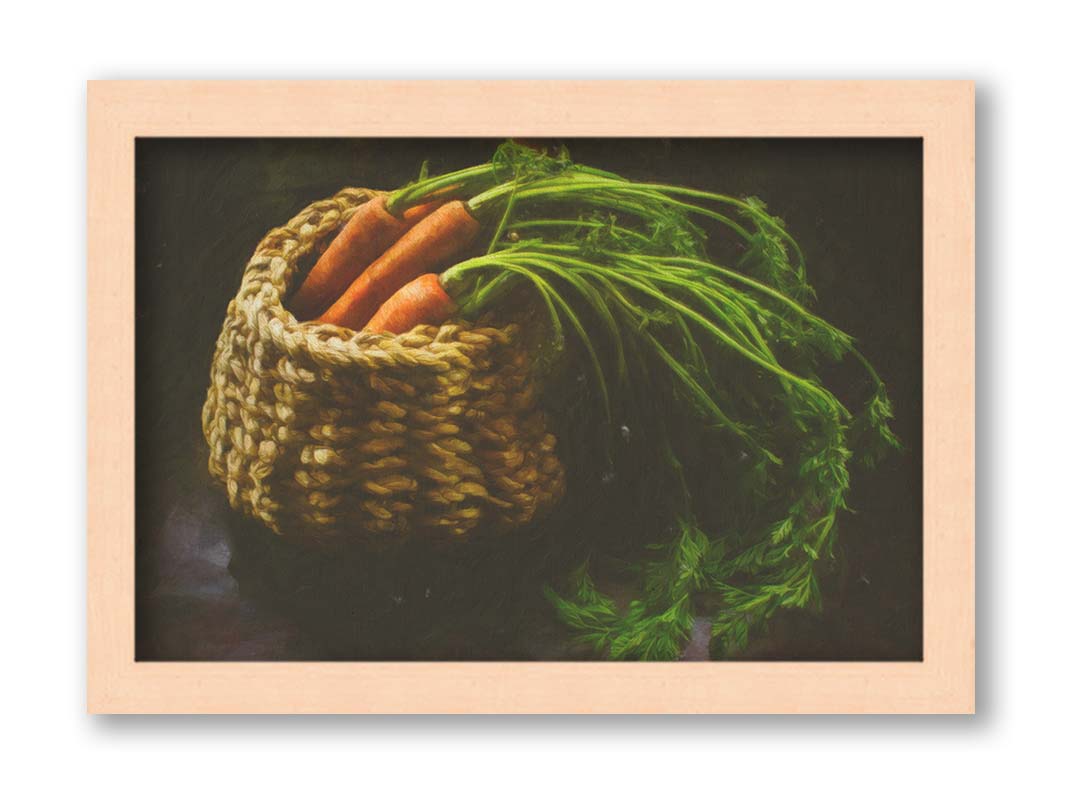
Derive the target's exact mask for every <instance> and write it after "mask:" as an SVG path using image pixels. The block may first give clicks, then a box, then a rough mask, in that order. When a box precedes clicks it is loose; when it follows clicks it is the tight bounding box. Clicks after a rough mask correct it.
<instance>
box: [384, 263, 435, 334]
mask: <svg viewBox="0 0 1067 800" xmlns="http://www.w3.org/2000/svg"><path fill="white" fill-rule="evenodd" d="M455 310H456V304H455V303H454V302H452V298H451V297H449V296H448V293H447V292H445V290H444V289H443V288H442V287H441V279H440V277H438V275H437V274H436V273H434V272H430V273H427V274H426V275H420V276H419V277H417V278H416V279H415V280H413V281H411V282H410V283H407V284H405V285H404V286H403V287H401V289H400V290H399V291H397V292H396V293H395V294H394V295H393V296H392V297H390V298H389V299H388V300H386V301H385V302H384V303H382V307H381V308H379V309H378V313H376V314H375V315H374V316H373V317H371V320H370V322H368V323H367V324H366V326H365V327H364V328H363V330H367V331H373V332H374V333H384V332H389V333H404V332H405V331H410V330H411V329H412V328H414V327H415V326H416V325H440V324H441V323H442V322H444V321H445V320H446V319H448V318H449V317H450V316H451V315H452V314H453V313H454V312H455Z"/></svg>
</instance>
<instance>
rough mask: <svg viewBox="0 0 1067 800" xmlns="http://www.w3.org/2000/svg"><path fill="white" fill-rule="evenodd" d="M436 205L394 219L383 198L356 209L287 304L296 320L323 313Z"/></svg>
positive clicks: (410, 209)
mask: <svg viewBox="0 0 1067 800" xmlns="http://www.w3.org/2000/svg"><path fill="white" fill-rule="evenodd" d="M437 205H438V204H437V203H428V204H425V205H420V206H414V207H412V208H409V209H408V210H407V211H405V212H404V213H403V214H402V215H400V216H397V215H395V214H393V213H392V212H390V211H389V209H388V207H387V206H386V198H385V196H384V195H378V196H377V197H375V198H374V199H373V200H369V201H367V202H366V203H364V204H363V205H361V206H360V207H359V208H357V209H356V212H355V213H354V214H353V215H352V217H351V218H350V219H349V220H348V222H347V223H345V226H344V227H343V228H342V229H341V232H340V233H339V234H337V236H336V237H334V240H333V241H332V242H330V246H329V247H327V248H326V252H324V253H323V254H322V255H321V256H320V257H319V260H318V261H317V262H316V263H315V266H314V267H312V269H311V271H310V272H309V273H308V275H307V278H305V279H304V283H303V284H302V285H301V286H300V288H299V289H298V290H297V292H296V294H294V295H293V296H292V298H291V299H290V300H289V302H288V306H289V310H290V311H291V312H292V313H293V316H295V317H296V318H297V319H310V318H312V317H314V316H315V315H316V314H319V313H321V312H322V310H323V309H325V308H327V307H328V306H329V305H330V304H331V303H332V302H333V301H334V300H336V299H337V298H338V297H339V296H340V295H341V292H343V291H344V290H345V288H347V287H348V285H349V284H350V283H352V281H353V280H355V279H356V278H357V277H358V276H359V275H360V273H362V272H363V270H364V269H366V267H367V265H368V264H370V263H371V262H372V261H374V259H376V258H377V257H378V256H380V255H381V254H382V253H384V252H385V250H386V249H387V248H388V247H389V246H390V245H392V244H393V243H394V242H395V241H396V240H397V239H399V238H400V237H401V236H403V235H404V233H406V232H407V231H408V230H409V229H410V228H411V227H412V226H413V225H415V223H417V222H418V221H419V220H421V219H423V218H424V217H425V216H427V215H428V214H429V213H430V212H431V211H433V210H434V209H435V208H436V207H437Z"/></svg>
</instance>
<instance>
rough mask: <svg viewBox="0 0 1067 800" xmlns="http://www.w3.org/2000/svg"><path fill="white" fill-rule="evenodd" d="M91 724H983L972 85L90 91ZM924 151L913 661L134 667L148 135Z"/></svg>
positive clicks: (453, 84)
mask: <svg viewBox="0 0 1067 800" xmlns="http://www.w3.org/2000/svg"><path fill="white" fill-rule="evenodd" d="M87 95H88V126H87V130H88V141H87V148H88V199H87V201H88V339H87V352H88V459H89V462H88V482H89V486H88V498H89V499H88V565H87V567H88V598H87V630H88V673H87V676H88V710H89V711H90V712H91V713H539V714H545V713H590V714H602V713H612V714H619V713H626V714H633V713H671V714H678V713H759V714H766V713H835V714H836V713H848V714H852V713H973V712H974V708H975V597H974V592H975V584H974V576H975V564H974V558H975V547H974V544H975V543H974V534H975V519H974V508H975V503H974V499H975V498H974V486H975V484H974V460H975V425H974V422H975V416H974V387H975V348H974V322H975V319H974V309H975V304H974V263H975V253H974V241H975V236H974V208H975V197H974V187H975V177H974V170H975V164H974V153H975V144H974V85H973V83H971V82H969V81H751V82H750V81H445V82H440V81H323V82H318V81H315V82H303V81H299V82H296V81H294V82H279V81H254V82H251V81H242V82H224V81H223V82H206V81H149V82H132V81H131V82H126V81H118V82H110V81H106V82H90V83H89V84H88V90H87ZM154 136H169V137H273V136H279V137H309V136H323V137H338V136H345V137H418V136H449V137H474V136H523V137H567V136H573V137H578V136H583V137H584V136H600V137H615V136H627V137H647V136H657V137H668V136H672V137H673V136H677V137H921V138H922V141H923V212H922V213H923V326H924V327H923V348H922V356H923V453H922V458H923V487H922V492H923V658H922V660H921V661H919V662H838V663H814V662H721V663H720V662H711V663H684V662H679V663H590V662H581V663H578V662H545V663H511V662H462V663H457V662H447V663H446V662H441V663H434V662H255V663H252V662H240V663H234V662H138V661H137V660H136V659H135V633H134V632H135V625H134V621H135V595H134V580H135V569H134V541H135V534H134V527H135V526H134V519H135V518H134V501H135V498H134V475H135V467H134V346H135V345H134V271H135V257H134V194H135V192H134V165H135V162H134V145H135V139H136V138H137V137H154Z"/></svg>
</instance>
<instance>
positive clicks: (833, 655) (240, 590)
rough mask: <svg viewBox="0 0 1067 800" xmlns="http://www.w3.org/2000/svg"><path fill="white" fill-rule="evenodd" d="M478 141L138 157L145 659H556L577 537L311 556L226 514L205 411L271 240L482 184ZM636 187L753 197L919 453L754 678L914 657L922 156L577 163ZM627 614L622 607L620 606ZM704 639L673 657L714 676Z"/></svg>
mask: <svg viewBox="0 0 1067 800" xmlns="http://www.w3.org/2000/svg"><path fill="white" fill-rule="evenodd" d="M494 144H495V143H494V142H489V141H479V140H437V141H434V140H377V141H374V140H345V139H330V140H314V139H305V140H196V139H192V140H158V139H157V140H146V139H141V140H139V141H138V147H137V419H136V429H137V454H136V457H137V554H136V556H137V657H138V658H139V659H167V660H184V659H251V660H261V659H264V660H265V659H354V658H372V659H394V658H396V659H407V658H432V659H561V658H584V657H588V656H589V655H590V654H589V653H588V652H587V651H585V650H583V649H582V648H580V647H578V646H576V645H574V644H573V643H572V642H571V641H570V639H569V637H568V636H567V632H566V631H565V630H564V629H563V628H562V627H561V626H560V625H559V624H558V623H557V622H556V621H555V620H554V618H553V616H552V614H551V612H550V609H549V608H548V606H547V603H546V602H545V601H544V599H543V596H542V594H541V591H542V586H543V583H544V580H545V579H546V577H548V578H550V577H552V576H553V575H556V574H557V573H558V571H559V570H561V569H564V568H565V567H566V566H567V565H568V562H567V556H568V543H567V542H566V540H565V533H566V532H565V531H563V532H562V533H561V531H559V530H551V529H547V530H537V531H530V532H524V533H522V534H517V535H514V536H510V537H508V538H507V539H506V540H502V539H500V538H495V539H488V540H486V539H479V540H475V541H472V542H469V543H465V544H464V545H461V546H457V547H449V548H441V547H438V546H435V545H427V544H425V543H420V542H410V543H408V544H405V545H403V546H401V547H397V548H393V549H392V550H390V551H388V552H371V551H366V550H348V551H344V552H331V553H323V552H316V551H308V550H306V549H303V548H300V547H297V546H295V545H291V544H287V543H286V542H284V541H281V540H279V539H277V537H274V536H273V535H272V534H271V533H270V532H268V531H266V530H265V529H264V528H262V527H261V526H259V525H258V524H257V523H255V522H253V521H251V520H247V519H244V518H243V517H241V516H240V515H238V514H236V513H235V512H233V511H231V510H230V509H229V507H228V505H227V502H226V499H225V493H224V491H223V490H222V489H221V488H220V487H218V486H216V485H214V484H213V483H212V482H211V481H210V479H209V476H208V475H207V469H206V446H205V445H204V443H203V441H202V437H201V434H200V429H199V413H200V405H201V403H202V402H203V398H204V392H205V390H206V385H207V374H208V365H209V363H210V359H211V353H212V348H213V345H214V340H215V337H216V336H217V334H218V330H219V326H220V324H221V321H222V318H223V316H224V313H225V307H226V304H227V302H228V301H229V299H230V297H232V295H233V294H234V292H235V291H236V288H237V285H238V283H239V281H240V275H241V271H242V269H243V265H244V263H245V262H246V261H247V259H248V256H249V255H250V254H251V252H252V251H253V249H254V248H255V245H256V243H257V242H258V240H259V239H260V238H261V237H262V235H263V234H264V233H265V232H266V230H268V229H269V228H270V227H272V226H274V225H277V224H280V223H282V222H284V221H285V220H287V219H288V218H289V217H290V216H292V215H293V214H294V213H296V212H297V211H299V210H300V209H301V208H302V207H303V206H305V205H306V204H307V203H309V202H311V201H313V200H315V199H318V198H321V197H324V196H327V195H330V194H332V193H334V192H335V191H337V190H338V189H339V188H341V187H343V186H353V185H355V186H369V187H372V188H389V187H393V186H396V185H399V184H402V183H404V182H406V181H408V180H410V179H411V178H412V177H414V175H415V174H416V173H417V171H418V167H419V165H420V163H421V162H422V161H423V160H424V159H427V158H429V159H430V160H431V167H432V168H433V170H434V171H435V172H439V171H444V170H447V169H454V168H458V167H461V166H466V165H469V164H473V163H477V162H481V161H484V160H485V159H486V158H487V157H488V155H489V154H490V153H491V152H492V149H493V147H494ZM567 144H568V146H569V147H570V149H571V152H572V154H573V156H574V158H575V160H577V161H581V162H584V163H589V164H593V165H596V166H600V167H604V168H607V169H611V170H615V171H619V172H622V173H624V174H626V175H627V176H628V177H632V178H635V179H644V178H649V179H656V180H662V181H669V182H674V183H682V184H687V185H694V186H700V187H705V188H711V189H714V190H716V191H722V192H726V193H732V194H738V195H744V194H756V195H759V196H760V197H762V198H763V199H764V200H766V201H768V202H769V203H770V205H771V208H772V210H773V211H775V212H776V213H778V214H780V215H781V216H783V217H784V218H785V219H786V220H787V222H788V223H789V224H790V227H791V230H792V232H793V233H794V235H795V237H796V238H797V239H798V240H799V242H800V244H801V246H802V247H803V248H804V249H805V251H806V254H807V256H808V261H809V264H810V273H811V280H812V283H813V284H814V285H815V287H816V289H817V291H818V292H819V296H820V304H819V307H818V308H819V311H820V312H821V313H822V314H823V315H824V316H826V317H827V318H828V319H829V320H830V321H832V322H834V323H835V324H837V325H838V326H840V327H841V328H843V329H844V330H846V331H849V332H851V333H854V334H855V335H857V336H858V337H859V339H860V341H861V344H862V346H863V348H864V350H865V352H866V353H867V355H868V356H869V357H870V358H871V360H872V361H873V362H874V364H875V365H876V366H877V367H878V369H879V371H880V372H881V373H882V375H883V377H884V378H885V381H886V383H887V385H888V387H889V390H890V393H891V395H892V397H893V400H894V402H895V405H896V409H897V421H896V426H895V427H896V429H897V432H898V433H899V434H900V436H901V437H902V439H903V440H904V442H905V444H906V451H905V452H904V453H903V454H902V455H901V456H899V457H897V458H894V459H893V460H892V461H891V462H889V463H887V464H885V465H883V466H882V467H881V468H879V469H878V470H877V471H876V472H873V473H859V472H858V473H857V474H856V475H855V476H854V479H853V490H852V494H851V496H850V500H851V503H850V505H851V507H852V508H853V509H854V511H855V512H856V513H855V514H852V515H847V516H846V518H845V519H843V520H842V523H841V525H842V534H841V543H842V547H841V552H840V554H839V556H838V558H837V560H836V562H835V564H834V566H833V569H831V570H829V571H828V572H827V573H826V574H825V575H824V576H823V587H824V592H823V600H824V602H823V610H822V613H821V614H814V613H810V612H788V613H787V612H780V613H779V614H778V615H777V616H776V617H775V619H774V621H773V622H772V625H771V628H770V630H769V631H768V632H767V633H766V635H764V636H762V637H760V638H759V639H757V640H755V641H754V642H753V643H752V645H751V646H750V648H749V650H748V651H747V652H746V654H745V657H746V658H750V659H790V658H792V659H828V660H843V659H878V660H882V659H913V658H918V657H921V639H922V597H921V595H922V592H921V576H922V563H921V552H922V549H921V547H922V531H921V518H922V507H921V488H922V474H921V458H920V455H921V452H922V431H921V407H922V402H921V376H922V372H921V343H922V338H921V274H922V273H921V269H922V265H921V242H922V231H921V187H922V170H921V142H918V141H917V140H877V139H869V140H838V141H825V140H570V141H568V142H567ZM616 588H617V591H618V593H619V595H620V596H622V597H625V595H626V593H627V591H628V588H627V587H625V586H620V587H616ZM708 637H709V626H708V622H707V618H706V617H698V619H697V622H696V625H695V630H694V634H693V640H692V642H691V643H690V646H689V648H688V649H687V650H686V653H685V655H684V656H683V657H684V658H687V659H694V660H695V659H702V658H706V657H707V642H708Z"/></svg>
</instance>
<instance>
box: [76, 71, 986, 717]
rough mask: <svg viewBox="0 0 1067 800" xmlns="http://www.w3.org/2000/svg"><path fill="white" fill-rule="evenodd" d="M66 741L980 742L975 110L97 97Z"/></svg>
mask: <svg viewBox="0 0 1067 800" xmlns="http://www.w3.org/2000/svg"><path fill="white" fill-rule="evenodd" d="M88 170H89V175H88V187H89V197H88V208H89V221H88V261H89V265H88V267H89V330H88V353H89V432H88V436H89V439H88V442H89V493H88V494H89V546H88V558H89V561H88V591H89V594H88V636H89V642H88V662H89V663H88V705H89V710H90V711H91V712H95V713H204V712H207V713H973V710H974V652H975V651H974V630H975V628H974V87H973V84H971V83H969V82H957V81H950V82H935V81H906V82H897V81H885V82H806V81H802V82H788V81H787V82H707V81H683V82H658V81H637V82H553V81H529V82H527V81H522V82H494V81H489V82H481V81H471V82H91V83H90V84H89V86H88Z"/></svg>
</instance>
